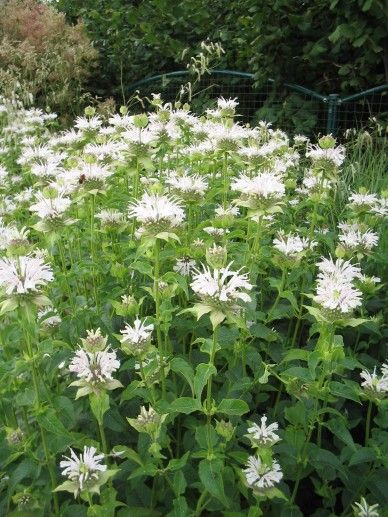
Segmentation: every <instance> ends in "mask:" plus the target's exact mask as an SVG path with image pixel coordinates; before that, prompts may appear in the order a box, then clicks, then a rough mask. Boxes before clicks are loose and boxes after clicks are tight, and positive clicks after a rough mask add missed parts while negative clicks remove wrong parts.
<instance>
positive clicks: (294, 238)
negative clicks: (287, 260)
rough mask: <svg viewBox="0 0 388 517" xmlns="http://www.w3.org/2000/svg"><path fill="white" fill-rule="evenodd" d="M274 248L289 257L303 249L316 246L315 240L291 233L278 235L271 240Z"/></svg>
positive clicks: (294, 255) (295, 255)
mask: <svg viewBox="0 0 388 517" xmlns="http://www.w3.org/2000/svg"><path fill="white" fill-rule="evenodd" d="M273 245H274V248H276V249H277V250H278V251H280V252H281V253H283V254H284V255H287V256H289V257H292V258H295V257H297V256H298V255H299V254H300V253H302V252H303V251H304V250H307V249H312V248H314V247H315V246H317V243H316V242H315V241H310V239H308V238H307V237H300V236H299V235H294V234H292V233H289V234H284V233H281V232H279V235H278V237H277V238H276V239H274V241H273Z"/></svg>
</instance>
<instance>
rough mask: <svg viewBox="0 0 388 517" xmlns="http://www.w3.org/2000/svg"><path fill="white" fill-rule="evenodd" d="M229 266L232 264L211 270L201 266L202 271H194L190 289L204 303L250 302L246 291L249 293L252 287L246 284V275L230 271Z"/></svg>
mask: <svg viewBox="0 0 388 517" xmlns="http://www.w3.org/2000/svg"><path fill="white" fill-rule="evenodd" d="M231 265H232V263H230V264H229V265H228V266H227V267H225V268H221V269H213V270H211V269H210V268H209V267H206V266H202V267H203V271H199V270H198V269H195V270H194V271H195V273H194V274H193V281H192V283H191V284H190V285H191V288H192V289H193V291H194V292H195V293H196V294H197V295H198V296H199V297H200V298H202V299H203V300H204V301H209V300H213V301H219V302H222V303H235V302H236V301H238V300H242V301H243V302H250V301H251V297H250V296H249V295H248V294H247V293H246V291H250V290H251V289H252V287H253V286H252V284H250V283H249V282H248V274H247V273H243V274H241V273H240V271H241V270H240V271H232V270H231V269H230V266H231Z"/></svg>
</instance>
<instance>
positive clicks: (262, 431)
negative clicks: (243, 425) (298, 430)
mask: <svg viewBox="0 0 388 517" xmlns="http://www.w3.org/2000/svg"><path fill="white" fill-rule="evenodd" d="M278 429H279V424H278V423H277V422H274V423H273V424H270V425H268V426H267V417H266V416H265V415H264V416H262V417H261V424H260V425H259V424H256V423H254V424H253V425H252V426H251V427H249V428H248V433H249V438H250V439H251V440H252V441H253V442H254V443H255V445H257V446H259V445H265V446H267V447H272V445H274V444H275V443H276V442H278V441H279V440H280V437H279V436H278V435H277V434H276V433H275V432H274V431H277V430H278Z"/></svg>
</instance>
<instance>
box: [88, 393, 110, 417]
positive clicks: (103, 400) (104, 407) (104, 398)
mask: <svg viewBox="0 0 388 517" xmlns="http://www.w3.org/2000/svg"><path fill="white" fill-rule="evenodd" d="M89 401H90V409H91V410H92V413H93V415H94V416H95V417H96V420H97V422H99V423H100V424H101V423H102V421H103V418H104V414H105V413H106V412H107V411H108V409H109V395H108V394H107V393H106V392H105V391H102V392H101V393H99V394H96V393H90V395H89Z"/></svg>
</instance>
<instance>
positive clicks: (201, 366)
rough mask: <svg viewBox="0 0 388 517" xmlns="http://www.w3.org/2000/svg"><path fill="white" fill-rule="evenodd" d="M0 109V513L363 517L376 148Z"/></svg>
mask: <svg viewBox="0 0 388 517" xmlns="http://www.w3.org/2000/svg"><path fill="white" fill-rule="evenodd" d="M150 109H151V111H149V112H144V113H142V114H138V115H131V114H130V113H129V112H128V109H127V108H126V107H122V108H121V109H120V112H119V113H116V114H112V115H110V116H109V115H108V116H107V117H106V118H105V119H104V118H102V116H99V115H97V114H96V110H95V109H94V108H92V107H88V108H87V109H86V110H85V115H84V116H80V117H77V118H76V119H75V121H74V123H73V127H72V128H71V129H68V130H66V131H55V130H54V129H55V126H54V124H55V115H54V114H52V113H46V112H44V111H42V110H40V109H37V108H29V109H26V108H24V107H23V106H22V105H21V103H20V102H15V100H14V99H13V100H11V101H10V100H7V99H5V98H2V99H1V103H0V128H1V132H0V189H1V190H0V215H1V220H0V395H1V396H0V515H7V516H10V517H12V516H15V517H16V516H19V517H21V516H31V517H33V516H36V517H38V516H39V517H41V516H43V517H44V516H50V517H51V516H59V515H60V516H62V517H74V516H77V517H78V516H79V517H81V516H82V517H84V516H87V517H113V516H117V517H134V516H142V517H143V516H144V517H148V516H149V517H154V516H155V517H157V516H168V517H194V516H201V515H203V516H206V515H210V514H214V515H222V516H225V517H243V516H247V517H259V516H262V515H263V516H273V517H278V516H283V517H286V516H294V517H295V516H303V515H311V516H314V517H323V516H333V517H334V516H342V517H348V516H352V515H354V516H358V517H365V516H367V515H369V516H374V517H378V516H387V515H388V513H387V508H388V477H387V467H388V439H387V438H388V405H387V402H388V398H387V394H388V361H387V355H386V340H387V325H386V319H385V317H386V313H387V309H386V287H385V286H386V282H387V270H386V265H387V260H386V256H387V255H386V250H387V231H386V226H385V220H386V217H387V215H388V204H387V199H388V192H387V184H386V179H385V177H384V172H385V171H384V167H383V165H382V163H383V162H382V158H381V156H380V154H381V153H382V152H383V151H382V150H383V149H384V148H385V149H386V142H385V140H384V137H383V136H382V135H383V133H382V132H381V131H380V129H381V128H380V129H379V128H377V130H376V131H375V132H372V131H371V132H368V133H366V132H364V133H362V134H350V135H348V138H349V140H348V142H349V143H348V144H347V145H342V144H341V145H339V144H338V143H337V142H336V140H335V138H333V137H332V136H331V135H326V136H323V137H321V138H320V139H319V141H317V142H315V143H313V142H310V140H309V139H308V138H307V137H305V136H303V135H295V136H294V137H292V138H290V137H289V136H287V134H286V133H285V132H283V131H282V130H280V129H274V128H271V127H270V126H269V125H268V124H266V123H264V122H261V123H259V124H258V126H257V127H254V128H253V127H248V126H244V125H242V124H239V123H236V122H235V117H236V111H237V110H238V101H237V99H224V98H220V99H218V101H217V104H216V106H212V107H211V108H209V109H208V110H207V111H206V112H205V113H203V115H202V116H201V117H198V116H194V115H193V114H192V113H190V111H189V109H190V107H189V106H188V105H181V104H176V105H171V104H165V103H164V102H163V100H162V99H161V97H160V96H159V95H153V96H152V99H151V108H150Z"/></svg>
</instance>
